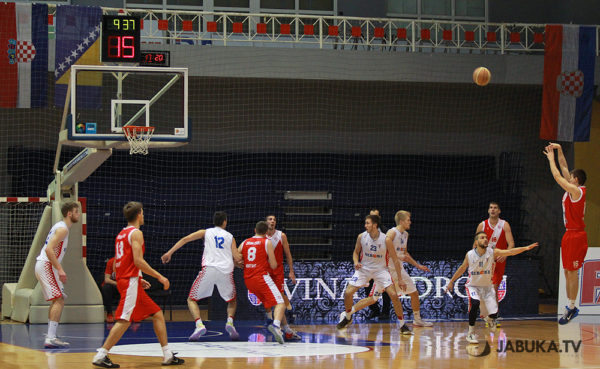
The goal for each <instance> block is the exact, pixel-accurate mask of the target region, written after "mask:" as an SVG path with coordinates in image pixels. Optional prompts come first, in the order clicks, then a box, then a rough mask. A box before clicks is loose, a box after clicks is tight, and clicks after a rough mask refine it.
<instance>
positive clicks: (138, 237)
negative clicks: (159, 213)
mask: <svg viewBox="0 0 600 369" xmlns="http://www.w3.org/2000/svg"><path fill="white" fill-rule="evenodd" d="M143 244H144V235H143V234H142V231H140V230H135V231H133V234H132V235H131V250H132V251H133V264H135V266H136V267H138V268H139V269H140V270H141V271H142V272H143V273H146V274H148V275H150V276H152V277H154V278H156V279H157V280H158V281H159V282H160V283H161V284H162V285H163V288H164V289H165V290H168V289H169V285H170V283H169V280H168V279H167V278H165V277H164V276H163V275H162V274H160V273H159V272H157V271H156V270H154V269H153V268H152V267H151V266H150V264H148V262H146V260H144V251H143V250H142V245H143Z"/></svg>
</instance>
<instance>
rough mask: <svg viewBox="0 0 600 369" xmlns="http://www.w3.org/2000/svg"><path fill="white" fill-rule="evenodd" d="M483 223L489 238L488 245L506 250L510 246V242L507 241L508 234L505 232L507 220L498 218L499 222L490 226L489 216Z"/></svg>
mask: <svg viewBox="0 0 600 369" xmlns="http://www.w3.org/2000/svg"><path fill="white" fill-rule="evenodd" d="M481 223H483V231H484V232H485V234H486V235H487V237H488V240H489V245H488V247H491V248H492V249H495V248H497V249H500V250H506V249H507V248H508V242H506V234H505V233H504V223H505V221H504V220H502V219H498V223H496V226H495V227H492V226H490V220H489V218H488V219H486V220H484V221H483V222H481Z"/></svg>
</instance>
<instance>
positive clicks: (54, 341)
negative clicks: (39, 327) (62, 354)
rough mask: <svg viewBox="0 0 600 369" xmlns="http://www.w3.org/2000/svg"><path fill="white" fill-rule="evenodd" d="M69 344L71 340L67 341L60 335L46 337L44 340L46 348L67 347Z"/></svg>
mask: <svg viewBox="0 0 600 369" xmlns="http://www.w3.org/2000/svg"><path fill="white" fill-rule="evenodd" d="M69 346H70V344H69V342H65V341H63V340H61V339H60V338H58V337H54V338H46V340H45V341H44V347H45V348H66V347H69Z"/></svg>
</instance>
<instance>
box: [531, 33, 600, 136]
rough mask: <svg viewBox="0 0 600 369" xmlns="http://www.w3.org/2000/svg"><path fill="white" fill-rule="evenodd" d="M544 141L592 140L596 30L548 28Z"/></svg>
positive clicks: (543, 102)
mask: <svg viewBox="0 0 600 369" xmlns="http://www.w3.org/2000/svg"><path fill="white" fill-rule="evenodd" d="M545 36H546V40H545V42H546V47H545V50H544V51H545V54H544V85H543V94H542V124H541V127H540V138H542V139H545V140H557V141H569V142H573V141H589V140H590V123H591V119H592V103H593V98H594V65H595V62H596V53H595V51H596V28H595V27H582V26H570V25H550V26H546V32H545Z"/></svg>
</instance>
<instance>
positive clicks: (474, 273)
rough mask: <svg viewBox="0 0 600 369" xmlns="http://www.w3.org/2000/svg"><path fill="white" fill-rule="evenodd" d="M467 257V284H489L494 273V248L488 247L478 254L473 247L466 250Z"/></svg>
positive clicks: (481, 285) (477, 285) (479, 285)
mask: <svg viewBox="0 0 600 369" xmlns="http://www.w3.org/2000/svg"><path fill="white" fill-rule="evenodd" d="M467 259H468V260H469V280H468V281H467V286H476V287H483V286H491V285H492V275H493V274H494V250H493V249H492V248H490V247H488V248H486V249H485V252H484V253H483V255H481V256H479V254H478V253H477V249H473V250H470V251H469V252H467Z"/></svg>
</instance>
